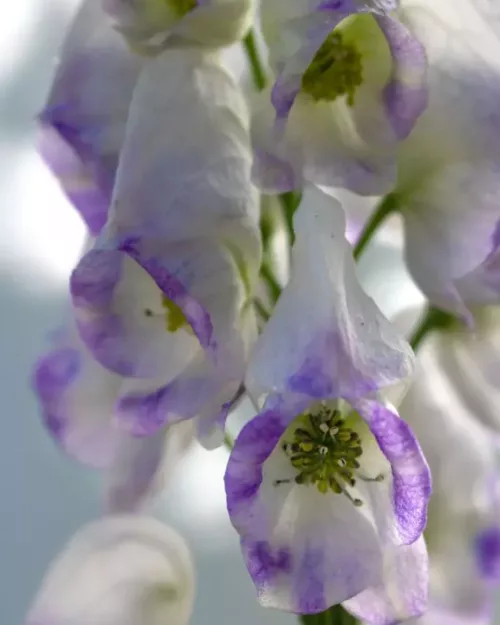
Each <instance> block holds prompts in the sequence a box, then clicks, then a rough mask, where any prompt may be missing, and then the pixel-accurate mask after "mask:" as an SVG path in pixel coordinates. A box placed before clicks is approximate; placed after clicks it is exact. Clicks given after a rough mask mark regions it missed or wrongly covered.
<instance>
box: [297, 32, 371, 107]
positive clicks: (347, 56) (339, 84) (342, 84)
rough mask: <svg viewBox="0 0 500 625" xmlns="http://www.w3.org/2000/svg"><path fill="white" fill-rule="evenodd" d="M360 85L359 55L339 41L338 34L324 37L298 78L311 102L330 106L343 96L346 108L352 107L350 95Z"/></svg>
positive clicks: (346, 44)
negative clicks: (325, 103) (328, 103)
mask: <svg viewBox="0 0 500 625" xmlns="http://www.w3.org/2000/svg"><path fill="white" fill-rule="evenodd" d="M362 82H363V65H362V59H361V54H360V53H359V52H358V50H357V49H356V47H355V46H354V45H353V44H351V43H346V42H345V41H344V40H343V36H342V33H340V32H337V31H334V32H332V33H330V35H328V37H327V38H326V40H325V41H324V42H323V44H322V46H321V47H320V49H319V50H318V51H317V52H316V55H315V56H314V58H313V60H312V62H311V64H310V65H309V67H308V68H307V70H306V71H305V73H304V75H303V76H302V90H303V91H304V92H305V93H308V94H309V95H310V96H312V97H313V98H314V100H326V101H328V102H333V101H334V100H336V99H337V98H338V97H339V96H343V95H345V96H347V103H348V104H349V106H352V105H353V104H354V94H355V91H356V89H357V87H359V85H361V83H362Z"/></svg>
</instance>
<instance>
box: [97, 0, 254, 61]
mask: <svg viewBox="0 0 500 625" xmlns="http://www.w3.org/2000/svg"><path fill="white" fill-rule="evenodd" d="M101 1H102V4H103V7H104V10H105V11H107V13H108V14H109V15H110V16H111V17H112V18H113V20H114V23H115V27H116V28H117V29H118V30H119V31H121V32H122V33H123V34H124V35H125V36H126V38H127V39H128V41H129V42H130V44H131V45H132V47H133V48H134V50H136V51H138V52H141V53H145V54H152V53H158V52H159V51H161V50H162V49H164V48H166V47H176V46H178V45H186V44H188V45H194V46H203V47H209V48H214V47H219V46H227V45H230V44H231V43H234V42H235V41H238V40H239V39H241V38H242V37H243V36H244V35H245V33H246V32H247V30H248V28H249V27H250V25H251V22H252V18H253V8H254V2H253V0H101Z"/></svg>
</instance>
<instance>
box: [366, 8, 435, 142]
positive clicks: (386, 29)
mask: <svg viewBox="0 0 500 625" xmlns="http://www.w3.org/2000/svg"><path fill="white" fill-rule="evenodd" d="M376 19H377V22H378V24H379V26H380V28H381V29H382V31H383V33H384V35H385V37H386V40H387V43H388V45H389V48H390V50H391V55H392V58H393V66H392V75H391V78H390V81H389V83H388V84H387V85H386V87H385V89H384V96H383V97H384V103H385V106H386V113H387V116H388V118H389V120H390V122H391V125H392V128H393V130H394V132H395V133H396V136H397V137H398V139H405V138H406V137H407V136H408V135H409V134H410V132H411V131H412V129H413V126H414V125H415V123H416V121H417V119H418V118H419V117H420V115H421V114H422V113H423V112H424V110H425V109H426V107H427V104H428V89H427V84H426V78H427V59H426V55H425V49H424V47H423V46H422V44H421V43H420V42H419V41H418V40H417V39H416V38H415V37H414V36H413V35H412V34H411V32H410V31H409V30H408V28H407V27H406V26H405V25H404V24H402V23H401V22H400V21H398V20H397V19H395V18H393V17H390V16H377V17H376Z"/></svg>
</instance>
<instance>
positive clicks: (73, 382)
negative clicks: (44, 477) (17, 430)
mask: <svg viewBox="0 0 500 625" xmlns="http://www.w3.org/2000/svg"><path fill="white" fill-rule="evenodd" d="M52 338H53V340H52V344H51V346H50V348H49V349H48V350H47V351H46V352H45V353H44V354H43V356H42V357H41V358H40V359H39V360H38V361H37V363H36V366H35V371H34V375H33V385H34V390H35V393H36V395H37V398H38V400H39V402H40V409H41V414H42V419H43V422H44V425H45V427H46V428H47V430H48V432H49V434H50V435H51V437H52V438H53V440H54V441H55V442H56V443H57V444H58V445H59V446H60V447H61V448H62V449H63V450H64V451H65V452H66V453H68V454H69V455H70V456H71V457H72V458H74V459H76V460H78V461H79V462H81V463H83V464H85V465H87V466H90V467H93V468H97V469H100V470H102V471H103V472H104V484H105V486H104V491H105V508H106V510H108V511H112V512H128V511H131V512H132V511H135V510H137V509H138V508H140V507H141V506H142V505H144V504H145V503H147V502H149V501H150V499H151V498H152V496H153V495H154V494H156V492H157V491H159V490H160V489H161V488H162V487H163V486H164V484H165V482H166V480H168V478H169V477H170V476H171V474H172V473H173V471H174V469H175V466H176V464H177V463H178V461H179V459H180V456H181V455H182V454H183V453H184V451H185V450H186V449H187V447H188V446H189V445H190V443H191V441H192V440H193V438H194V433H195V431H194V427H193V426H192V424H191V423H189V422H188V423H185V424H177V425H175V426H173V427H171V428H166V429H164V430H162V431H160V432H159V433H158V434H156V435H155V436H151V437H149V438H137V437H133V436H131V435H130V434H129V433H128V432H126V431H124V429H123V428H121V427H120V426H119V423H118V421H117V419H116V414H115V413H116V408H115V405H116V402H117V401H118V399H119V397H120V394H121V393H124V392H126V391H129V390H130V389H136V390H137V389H140V388H141V381H140V380H137V379H136V378H135V379H127V378H123V377H121V376H119V375H117V374H115V373H112V372H111V371H108V370H107V369H105V368H104V367H102V366H101V365H100V364H99V363H98V362H97V361H96V360H95V359H94V358H93V357H92V356H91V354H90V353H89V351H88V349H87V348H86V347H85V345H84V344H83V343H82V341H81V340H80V338H79V336H78V333H77V331H76V328H74V327H69V326H68V327H65V328H61V329H60V330H58V331H57V332H55V333H53V337H52Z"/></svg>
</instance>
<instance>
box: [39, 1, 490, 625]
mask: <svg viewBox="0 0 500 625" xmlns="http://www.w3.org/2000/svg"><path fill="white" fill-rule="evenodd" d="M434 4H435V3H431V2H430V0H399V1H398V0H286V1H284V0H262V2H261V6H260V11H256V7H255V6H254V3H253V2H252V0H83V2H82V5H81V7H80V10H79V12H78V14H77V16H76V18H75V21H74V24H73V26H72V28H71V29H70V32H69V34H68V36H67V39H66V42H65V44H64V46H63V48H62V51H61V59H60V63H59V65H58V68H57V71H56V75H55V78H54V82H53V86H52V89H51V92H50V95H49V98H48V101H47V104H46V106H45V107H44V109H43V111H42V112H41V114H40V116H39V149H40V151H41V154H42V155H43V157H44V159H45V162H46V164H47V166H48V167H49V168H50V169H51V170H52V172H53V174H54V175H55V176H56V177H57V179H58V180H59V182H60V185H61V188H62V190H63V191H64V192H65V194H66V195H67V198H68V200H69V202H70V203H71V204H72V205H73V206H74V208H76V210H78V212H79V213H80V215H81V217H82V219H83V220H84V222H85V224H86V225H87V228H88V240H87V244H86V247H85V250H84V252H83V255H82V257H81V259H80V261H79V262H78V264H77V266H76V267H75V269H74V271H73V273H72V275H71V278H70V285H69V296H70V302H69V309H70V310H69V315H68V317H69V318H68V319H67V320H66V321H65V323H64V324H63V326H62V327H61V328H59V329H58V330H57V331H56V332H54V333H53V334H52V337H51V345H50V348H49V349H48V350H47V352H46V353H45V354H44V355H43V356H42V357H41V358H40V359H39V361H38V362H37V364H36V367H35V371H34V376H33V382H34V388H35V392H36V394H37V396H38V399H39V403H40V407H41V413H42V417H43V421H44V423H45V425H46V427H47V429H48V431H49V432H50V434H51V436H52V437H53V438H54V439H55V441H56V442H57V443H58V444H59V445H60V446H61V447H62V448H63V449H64V450H65V451H66V452H67V453H68V454H70V455H71V456H73V457H74V458H76V459H78V460H79V461H81V462H83V463H85V464H88V465H90V466H94V467H97V468H99V469H101V470H102V471H103V474H104V479H105V481H106V501H105V510H106V513H107V514H109V515H110V516H109V517H105V518H104V519H103V520H101V521H99V522H98V523H97V524H94V525H91V526H89V527H88V528H86V529H83V530H82V531H81V533H80V534H79V535H77V537H76V538H75V539H74V540H73V541H72V542H71V543H70V545H69V546H68V547H67V549H66V551H65V552H64V554H63V556H62V557H61V558H60V559H59V560H58V561H57V562H56V564H55V565H54V568H53V569H51V571H50V573H49V575H48V577H47V579H46V582H45V583H44V586H43V587H42V590H41V593H40V596H39V598H38V599H37V600H36V601H35V603H34V606H33V608H32V610H31V611H30V614H29V616H28V624H29V625H70V623H71V624H72V623H78V624H79V623H82V625H83V624H84V623H88V622H99V623H100V624H101V623H102V625H118V623H120V624H121V623H128V622H130V623H137V622H141V623H144V625H153V623H157V622H163V621H165V622H166V621H167V620H168V621H169V622H175V623H179V625H185V624H186V623H187V622H188V620H189V618H190V614H191V607H192V601H193V581H192V578H193V573H192V570H191V565H190V564H189V558H188V556H187V555H186V552H185V547H184V546H183V544H182V541H181V540H180V539H179V538H175V540H174V539H173V538H172V536H171V535H170V533H169V530H168V529H166V528H165V527H164V526H162V525H161V523H160V522H159V521H157V520H155V519H153V518H148V517H145V516H142V514H141V515H139V514H138V513H139V512H140V511H141V510H143V509H144V508H145V507H146V506H147V505H148V503H149V502H150V501H151V499H152V497H153V495H155V494H158V491H159V490H161V486H162V485H163V481H164V479H165V478H168V477H169V476H170V475H171V474H172V473H173V472H174V471H175V469H176V464H177V463H178V459H179V456H180V455H181V454H183V453H184V451H185V450H186V449H187V448H188V447H189V446H190V445H191V444H192V442H193V440H194V439H197V440H198V441H200V442H201V443H202V444H203V445H204V446H206V447H207V448H214V447H218V446H220V445H222V444H223V443H224V442H226V444H228V445H229V446H230V447H231V453H230V456H229V460H228V464H227V469H226V473H225V478H224V482H225V488H226V495H227V510H228V514H229V517H230V520H231V523H232V525H233V526H234V528H235V530H236V531H237V532H238V534H239V537H240V542H241V548H242V554H243V558H244V561H245V564H246V566H247V569H248V572H249V574H250V576H251V578H252V580H253V583H254V585H255V587H256V591H257V595H258V598H259V601H260V603H261V604H262V605H264V606H269V607H274V608H278V609H281V610H285V611H288V612H292V613H295V614H299V615H316V614H319V615H321V614H322V613H323V612H325V611H329V610H330V608H332V606H336V605H338V604H342V606H343V609H344V610H346V611H347V612H348V613H350V615H351V616H350V617H349V618H351V619H352V620H354V619H359V620H360V621H362V622H363V623H366V625H393V624H395V623H400V622H403V621H407V620H412V621H413V622H418V623H421V622H422V623H425V624H426V625H430V624H435V623H436V624H437V623H439V625H446V623H449V624H450V625H452V624H453V623H457V622H460V623H462V622H463V623H471V624H473V623H479V622H480V623H481V624H483V623H484V624H485V625H486V624H487V623H489V622H490V618H491V601H492V598H491V597H492V594H491V593H492V591H491V588H492V585H493V584H494V583H495V582H497V581H498V580H499V579H500V525H498V522H497V520H496V518H495V517H496V514H497V512H498V511H499V509H500V508H499V507H498V505H497V502H498V496H499V492H500V491H499V490H498V486H497V484H499V483H500V482H498V473H497V469H496V465H495V456H496V445H497V439H496V438H495V437H492V436H491V430H492V429H496V431H498V418H497V417H496V414H495V404H494V399H493V396H494V394H495V393H496V395H498V380H497V379H495V378H494V376H489V375H488V373H489V371H488V369H489V366H490V365H488V364H486V363H485V364H484V367H483V366H482V365H480V364H478V363H481V362H482V358H483V354H484V350H482V351H481V355H479V353H476V351H477V350H476V349H475V347H474V345H475V343H474V342H473V341H472V339H471V338H470V336H468V335H466V336H467V338H466V339H465V338H463V336H464V335H463V333H464V332H469V331H470V327H472V326H475V323H476V322H475V320H476V319H482V318H483V317H482V313H481V314H479V316H477V315H478V313H477V311H476V307H477V306H484V305H490V304H500V256H499V254H500V252H499V251H498V250H499V244H500V234H499V232H500V204H498V203H497V196H498V195H499V194H497V189H498V191H500V175H499V172H500V150H499V148H498V145H499V142H498V140H497V138H498V134H499V133H498V128H500V124H499V113H498V102H499V101H500V100H499V97H500V65H499V64H498V58H500V37H499V35H500V29H498V32H496V30H495V27H496V25H497V22H496V21H495V20H493V19H488V20H485V19H484V16H485V15H487V16H488V15H491V13H492V12H494V9H493V8H492V6H490V5H492V3H487V2H479V1H477V2H473V0H463V3H461V4H460V6H459V5H455V4H454V3H452V0H442V2H441V3H438V4H437V5H436V6H434ZM462 4H463V7H462ZM257 15H258V17H259V19H258V26H259V31H258V35H259V36H256V34H255V32H254V30H253V25H254V22H256V21H257V17H256V16H257ZM489 22H491V24H490V23H489ZM260 35H262V37H260ZM261 39H262V41H261ZM242 41H243V47H244V49H245V50H246V52H247V56H248V58H249V61H250V63H249V69H250V73H251V74H252V75H253V77H254V81H255V83H256V86H257V88H258V91H259V93H258V94H253V95H252V96H248V94H246V93H245V90H244V88H243V85H242V84H241V83H242V80H241V79H239V78H238V77H237V76H235V75H234V72H231V69H230V66H229V64H228V58H229V57H230V55H231V48H230V46H232V45H233V44H234V45H235V46H238V45H242V44H241V42H242ZM260 44H262V46H261V45H260ZM263 44H265V45H266V46H267V50H268V53H269V54H268V60H269V68H267V69H266V68H265V67H264V65H263V63H262V61H261V60H260V53H261V47H263ZM233 50H234V48H233ZM268 77H269V78H270V84H269V86H268V85H267V84H266V82H267V78H268ZM346 192H349V193H350V194H351V197H354V198H358V197H372V196H379V197H380V200H379V201H378V204H377V206H376V207H375V209H374V210H373V212H372V213H371V214H370V215H369V216H367V219H366V222H365V221H364V220H363V223H361V224H358V225H359V228H358V229H361V234H360V236H359V239H358V240H357V241H356V242H355V246H354V250H353V249H352V248H351V244H350V242H349V240H348V238H347V234H346V231H347V230H348V222H349V221H352V220H353V216H352V214H351V213H350V211H349V207H348V206H347V205H346V206H343V205H342V204H341V202H340V201H339V199H338V198H340V197H343V196H344V194H345V193H346ZM260 193H261V194H260ZM396 213H397V214H399V215H401V218H402V221H403V228H404V234H405V237H404V238H405V242H404V253H405V258H406V264H407V267H408V269H409V271H410V273H411V275H412V277H413V278H414V280H415V282H416V283H417V284H418V286H419V287H420V288H421V290H422V292H423V293H424V295H425V296H426V298H427V299H428V301H429V304H430V308H429V313H428V314H427V316H426V317H425V319H424V321H423V322H422V323H421V324H420V326H419V328H418V329H417V330H416V331H415V332H414V334H413V340H412V341H411V343H412V346H413V347H417V346H419V344H420V343H421V342H422V341H423V340H424V339H425V338H426V336H425V335H426V333H428V332H429V331H431V330H432V331H434V332H436V331H438V330H439V331H440V332H441V331H442V330H443V328H445V326H446V333H445V334H442V335H441V334H436V335H435V336H432V337H431V338H432V340H433V343H432V344H431V342H430V341H429V343H426V344H424V346H423V347H424V350H423V351H422V353H421V354H419V355H418V356H419V358H418V362H417V365H416V373H415V371H414V370H415V357H414V354H413V351H412V347H411V346H410V342H409V341H408V340H407V339H406V338H405V336H404V333H401V332H400V331H399V330H398V327H397V324H396V323H391V322H390V321H389V320H388V319H387V318H386V317H385V316H384V314H383V313H382V312H381V310H380V309H379V307H378V306H377V304H376V303H375V302H374V301H373V299H371V298H370V297H369V295H368V294H367V293H366V292H365V290H364V288H363V287H362V285H361V283H360V281H359V278H358V274H357V268H356V262H355V258H356V259H357V258H358V257H359V256H360V255H361V254H362V253H363V251H364V249H365V247H366V245H367V244H368V243H369V242H370V240H371V238H372V235H373V234H374V233H375V231H376V230H377V229H378V228H379V226H381V224H382V222H383V221H384V220H385V218H386V217H388V216H389V215H392V214H396ZM280 241H281V243H283V241H284V242H285V245H284V246H283V245H281V248H280ZM283 248H285V249H283ZM353 252H354V253H353ZM463 321H465V322H466V325H467V324H468V326H469V329H468V330H465V329H464V328H462V326H459V325H458V324H460V323H462V322H463ZM457 327H461V328H462V329H461V330H460V331H459V332H458V336H460V337H461V338H460V339H454V340H451V339H450V336H455V335H454V334H453V332H457V330H456V328H457ZM477 327H479V321H478V322H477ZM489 327H490V326H489V325H488V328H489ZM439 341H443V345H444V349H442V348H440V346H439V345H440V344H439ZM460 341H463V345H462V343H460ZM485 342H486V343H488V339H486V340H485ZM459 343H460V344H459ZM435 344H438V347H437V348H436V347H435ZM451 344H453V345H455V344H456V345H457V347H456V349H455V347H451ZM441 347H442V346H441ZM463 354H466V355H465V356H464V355H463ZM454 355H456V362H452V363H451V364H450V359H451V361H453V358H454ZM467 359H469V361H467ZM495 359H496V360H495ZM490 360H492V361H495V363H496V366H497V368H498V362H500V359H499V358H498V353H497V352H496V351H495V350H494V349H492V352H491V354H490ZM457 362H458V363H459V365H457V364H456V363H457ZM468 362H469V363H472V367H471V366H470V364H469V365H468V364H467V363H468ZM464 363H465V364H464ZM457 371H460V374H457V373H456V372H457ZM471 371H472V372H471ZM451 372H453V373H451ZM458 375H460V376H461V378H460V379H458V381H457V380H456V379H455V378H454V376H455V377H457V376H458ZM472 378H473V379H474V384H475V385H474V384H473V383H472ZM460 380H463V382H464V383H462V382H461V381H460ZM408 388H409V389H410V390H409V392H408V393H407V394H406V396H405V391H407V390H408ZM448 391H449V392H448ZM244 398H246V399H247V400H249V401H250V402H251V405H252V406H253V408H254V414H253V416H252V418H250V420H249V421H248V422H247V423H246V424H245V425H244V426H243V428H242V429H241V431H240V432H239V435H238V436H237V438H236V440H235V442H234V444H233V443H231V442H230V441H231V440H232V437H231V436H229V435H228V434H227V432H226V429H227V428H226V421H227V418H228V416H229V414H230V413H231V412H232V411H233V410H235V409H237V407H238V405H239V403H240V401H241V400H242V399H244ZM400 415H401V416H400ZM414 432H415V433H416V435H415V434H414ZM424 453H425V456H424ZM426 458H427V460H426ZM428 463H429V464H428ZM431 472H432V476H433V481H434V495H433V497H432V499H431V500H430V497H431ZM429 500H430V505H429ZM428 512H429V522H428V523H427V521H428ZM424 530H425V539H424ZM131 543H134V546H132V544H131ZM427 547H428V549H427ZM179 550H181V551H179ZM428 551H429V553H428ZM429 557H430V560H429ZM104 559H106V561H109V567H108V565H106V567H104V569H103V575H102V576H98V577H95V578H92V579H91V580H90V579H89V580H87V579H86V578H87V576H88V575H89V574H90V572H91V571H92V570H93V568H95V567H99V566H100V563H101V562H104ZM457 560H459V564H458V566H457ZM128 562H130V566H131V567H132V568H130V566H129V565H128ZM127 570H128V573H126V571H127ZM104 573H105V574H104ZM80 578H81V579H80ZM91 582H92V583H91ZM82 585H86V586H88V587H89V591H88V593H89V594H88V596H87V597H86V598H82V597H81V596H79V594H78V588H81V587H82ZM97 586H99V588H97ZM130 589H132V590H130ZM93 593H94V594H95V593H102V594H103V596H104V595H105V596H106V597H109V604H108V603H107V600H106V602H103V603H102V604H99V602H97V603H96V606H95V608H92V609H93V610H95V615H94V614H92V615H91V616H88V615H87V616H86V610H87V607H86V606H84V604H83V603H82V602H83V601H84V600H85V601H87V602H90V603H92V601H93V599H92V597H93V596H94V594H93ZM70 599H71V601H70ZM72 599H75V601H73V600H72ZM99 610H102V613H101V612H99ZM344 614H345V613H344ZM312 618H314V617H312ZM319 618H321V617H320V616H319V617H318V619H319ZM326 618H328V619H329V617H326ZM317 622H318V623H319V622H320V621H319V620H318V621H317ZM321 622H325V621H321ZM328 622H333V621H331V620H328ZM338 625H340V623H339V624H338Z"/></svg>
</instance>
